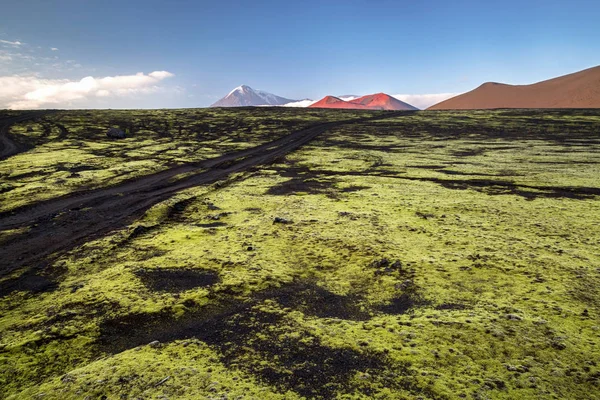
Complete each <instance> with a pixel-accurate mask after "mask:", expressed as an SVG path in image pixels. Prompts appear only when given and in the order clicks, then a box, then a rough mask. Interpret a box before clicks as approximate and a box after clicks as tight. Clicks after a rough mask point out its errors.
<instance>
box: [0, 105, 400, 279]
mask: <svg viewBox="0 0 600 400" xmlns="http://www.w3.org/2000/svg"><path fill="white" fill-rule="evenodd" d="M398 114H399V113H397V112H394V113H389V114H386V115H384V116H379V117H375V118H373V117H371V118H362V119H352V120H345V121H339V122H330V123H324V124H319V125H316V126H313V127H310V128H307V129H303V130H300V131H296V132H293V133H291V134H289V135H287V136H284V137H282V138H280V139H278V140H275V141H273V142H269V143H266V144H263V145H260V146H257V147H253V148H251V149H248V150H243V151H238V152H234V153H229V154H225V155H223V156H220V157H217V158H214V159H210V160H206V161H204V162H201V163H198V164H194V165H184V166H179V167H175V168H173V169H170V170H167V171H163V172H159V173H156V174H153V175H149V176H145V177H143V178H139V179H136V180H133V181H128V182H125V183H122V184H120V185H117V186H112V187H107V188H102V189H97V190H92V191H87V192H82V193H75V194H73V195H68V196H63V197H60V198H56V199H52V200H48V201H44V202H40V203H38V204H35V205H32V206H27V207H23V208H21V209H18V210H14V211H13V212H11V213H4V214H0V231H2V230H7V229H15V228H23V227H29V230H28V231H27V232H26V233H24V234H20V235H16V236H14V237H12V238H10V239H8V240H7V241H6V242H4V243H3V244H2V252H3V256H2V258H1V260H2V261H1V264H0V277H1V276H6V275H7V274H10V273H11V272H12V271H14V270H15V269H18V268H20V267H25V266H27V267H28V268H31V269H37V268H38V265H39V263H40V262H42V261H43V260H45V259H46V258H47V257H48V256H50V255H52V254H54V253H62V252H65V251H68V250H70V249H72V248H74V247H76V246H77V245H80V244H82V243H83V242H85V241H87V240H90V239H92V238H95V237H99V236H101V235H105V234H107V233H108V232H110V231H113V230H116V229H120V228H123V227H126V226H127V225H129V224H130V223H131V222H133V221H134V220H135V218H138V217H139V216H141V215H142V214H143V213H144V212H145V211H146V210H147V209H148V208H150V207H151V206H153V205H154V204H157V203H159V202H161V201H164V200H166V199H168V198H169V197H171V196H172V195H174V194H175V193H177V192H178V191H181V190H183V189H186V188H190V187H193V186H198V185H204V184H210V183H213V182H215V181H218V180H220V179H223V178H226V177H227V176H228V175H230V174H232V173H236V172H241V171H246V170H249V169H250V168H252V167H254V166H257V165H260V164H266V163H270V162H273V161H274V160H275V159H277V158H279V157H281V156H283V155H285V154H287V153H289V152H291V151H293V150H295V149H297V148H299V147H300V146H302V145H304V144H306V143H308V142H309V141H311V140H313V139H314V138H315V137H317V136H318V135H320V134H321V133H323V132H325V131H326V130H328V129H330V128H333V127H336V126H340V125H345V124H349V123H356V122H361V121H365V120H369V119H381V118H391V117H394V116H397V115H398ZM196 171H198V172H197V173H195V174H192V175H188V176H186V177H183V178H181V179H176V178H175V177H176V176H177V175H180V174H183V173H193V172H196ZM171 178H174V179H171Z"/></svg>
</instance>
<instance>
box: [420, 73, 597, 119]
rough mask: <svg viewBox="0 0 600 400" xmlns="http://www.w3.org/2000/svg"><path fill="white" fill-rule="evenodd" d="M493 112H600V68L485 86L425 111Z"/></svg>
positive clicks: (492, 83) (485, 84)
mask: <svg viewBox="0 0 600 400" xmlns="http://www.w3.org/2000/svg"><path fill="white" fill-rule="evenodd" d="M493 108H600V66H598V67H594V68H589V69H585V70H583V71H579V72H575V73H573V74H568V75H563V76H559V77H557V78H553V79H549V80H546V81H542V82H538V83H534V84H531V85H507V84H504V83H496V82H487V83H484V84H483V85H481V86H479V87H478V88H476V89H474V90H472V91H470V92H467V93H464V94H461V95H459V96H456V97H452V98H450V99H448V100H445V101H442V102H440V103H438V104H435V105H433V106H431V107H429V108H428V110H476V109H493Z"/></svg>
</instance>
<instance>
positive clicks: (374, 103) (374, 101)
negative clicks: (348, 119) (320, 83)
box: [309, 93, 418, 110]
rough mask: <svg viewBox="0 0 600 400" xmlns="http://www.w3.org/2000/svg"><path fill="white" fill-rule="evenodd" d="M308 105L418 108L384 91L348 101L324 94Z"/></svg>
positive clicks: (322, 106)
mask: <svg viewBox="0 0 600 400" xmlns="http://www.w3.org/2000/svg"><path fill="white" fill-rule="evenodd" d="M309 107H312V108H349V109H359V110H418V108H416V107H413V106H411V105H410V104H407V103H405V102H403V101H400V100H398V99H395V98H393V97H392V96H389V95H387V94H385V93H377V94H369V95H366V96H363V97H359V98H358V99H354V100H350V101H344V100H342V99H340V98H338V97H334V96H325V97H323V98H322V99H321V100H319V101H317V102H316V103H314V104H312V105H310V106H309Z"/></svg>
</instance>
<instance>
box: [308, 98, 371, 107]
mask: <svg viewBox="0 0 600 400" xmlns="http://www.w3.org/2000/svg"><path fill="white" fill-rule="evenodd" d="M308 107H309V108H353V109H361V110H368V109H369V108H368V107H365V106H363V105H360V104H353V103H349V102H347V101H344V100H342V99H340V98H338V97H334V96H325V97H323V98H322V99H321V100H319V101H317V102H316V103H313V104H311V105H310V106H308Z"/></svg>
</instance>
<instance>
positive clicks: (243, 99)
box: [211, 85, 298, 107]
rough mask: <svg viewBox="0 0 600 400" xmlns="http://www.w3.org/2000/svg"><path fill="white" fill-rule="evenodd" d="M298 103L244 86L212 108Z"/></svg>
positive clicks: (237, 88) (233, 91)
mask: <svg viewBox="0 0 600 400" xmlns="http://www.w3.org/2000/svg"><path fill="white" fill-rule="evenodd" d="M297 101H298V100H292V99H286V98H285V97H280V96H277V95H274V94H272V93H268V92H264V91H262V90H255V89H252V88H251V87H250V86H247V85H242V86H238V87H236V88H235V89H233V90H232V91H231V92H229V94H228V95H227V96H225V97H223V98H222V99H220V100H218V101H217V102H215V103H214V104H212V105H211V107H248V106H283V105H285V104H288V103H294V102H297Z"/></svg>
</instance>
